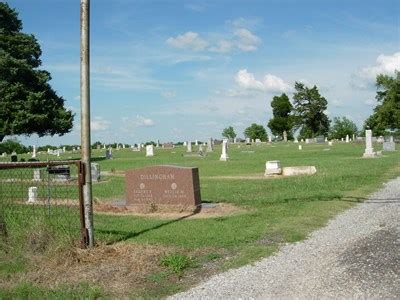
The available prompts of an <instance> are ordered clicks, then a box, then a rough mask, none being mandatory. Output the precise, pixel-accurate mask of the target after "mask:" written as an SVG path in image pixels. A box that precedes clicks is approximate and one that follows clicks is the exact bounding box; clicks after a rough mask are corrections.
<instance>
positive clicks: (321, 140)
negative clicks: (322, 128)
mask: <svg viewBox="0 0 400 300" xmlns="http://www.w3.org/2000/svg"><path fill="white" fill-rule="evenodd" d="M315 142H316V143H318V144H323V143H325V137H324V136H323V135H319V136H317V137H315Z"/></svg>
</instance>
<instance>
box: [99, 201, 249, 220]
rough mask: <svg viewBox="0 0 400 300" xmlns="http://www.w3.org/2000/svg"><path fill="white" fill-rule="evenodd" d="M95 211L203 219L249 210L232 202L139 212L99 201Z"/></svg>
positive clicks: (167, 217) (111, 213)
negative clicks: (193, 208)
mask: <svg viewBox="0 0 400 300" xmlns="http://www.w3.org/2000/svg"><path fill="white" fill-rule="evenodd" d="M94 211H95V213H102V214H110V215H121V214H122V215H132V216H138V217H151V218H157V219H177V218H186V219H202V218H215V217H221V216H229V215H235V214H241V213H246V212H248V210H247V209H245V208H242V207H238V206H235V205H233V204H230V203H203V205H202V208H201V209H200V211H199V212H196V213H191V212H151V213H139V212H137V211H135V210H134V209H133V208H130V207H127V206H116V205H113V204H112V203H97V204H95V205H94Z"/></svg>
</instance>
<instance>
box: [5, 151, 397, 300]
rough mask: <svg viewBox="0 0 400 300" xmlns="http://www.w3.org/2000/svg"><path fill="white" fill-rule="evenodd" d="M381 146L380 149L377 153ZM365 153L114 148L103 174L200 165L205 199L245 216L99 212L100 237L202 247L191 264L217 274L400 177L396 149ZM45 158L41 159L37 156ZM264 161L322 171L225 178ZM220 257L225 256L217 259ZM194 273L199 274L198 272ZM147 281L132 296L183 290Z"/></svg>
mask: <svg viewBox="0 0 400 300" xmlns="http://www.w3.org/2000/svg"><path fill="white" fill-rule="evenodd" d="M380 147H381V146H380V145H375V149H376V150H380ZM194 148H196V147H194ZM325 149H330V150H325ZM363 150H364V145H363V144H345V143H336V144H334V145H333V147H328V146H327V145H317V144H309V145H303V150H302V151H299V150H298V149H297V145H296V144H292V143H286V144H284V143H282V144H274V145H272V146H271V145H259V146H256V145H253V146H244V145H242V146H241V147H240V148H238V147H237V145H231V146H230V149H229V156H230V158H231V160H230V161H228V162H220V161H219V155H220V148H217V149H216V151H215V152H214V153H211V154H209V155H208V156H207V157H205V158H197V157H183V156H182V154H184V153H185V149H184V148H183V147H178V148H176V149H173V150H163V149H156V151H155V155H156V156H155V157H153V158H146V157H145V153H144V152H132V151H129V150H128V149H125V150H120V151H114V152H113V155H114V159H112V160H101V159H98V160H97V162H99V163H100V166H101V170H102V171H108V172H110V171H111V170H112V169H115V170H116V171H117V173H118V171H123V170H129V169H134V168H139V167H144V166H151V165H159V164H164V165H166V164H168V165H180V166H195V167H198V168H199V173H200V182H201V195H202V200H203V201H206V202H213V203H221V202H226V203H232V204H234V205H237V206H239V207H242V208H243V209H244V212H243V213H240V214H235V215H231V216H221V217H214V218H209V219H180V220H163V219H156V218H150V217H134V216H126V215H125V216H110V215H104V214H96V215H95V216H94V222H95V238H96V240H97V241H101V242H106V243H115V242H124V243H136V244H145V245H160V246H166V247H173V248H174V249H178V251H179V249H181V250H182V252H181V253H186V254H187V253H194V255H196V254H195V253H196V251H198V250H199V249H200V250H201V249H203V252H202V253H201V254H198V255H199V257H194V258H193V259H194V261H197V262H199V261H201V263H200V265H201V264H203V263H206V262H207V261H211V260H214V259H215V260H216V261H218V265H219V267H220V270H222V269H226V268H232V267H238V266H241V265H243V264H247V263H250V262H254V261H255V260H258V259H260V258H262V257H265V256H268V255H270V254H271V253H273V252H274V251H276V250H277V249H278V248H279V245H280V244H282V243H286V242H296V241H299V240H302V239H304V238H306V237H307V235H308V234H309V233H310V232H312V231H313V230H315V229H317V228H320V227H321V226H324V225H325V224H326V223H327V221H328V220H329V219H331V218H332V217H333V216H335V215H336V214H338V213H339V212H341V211H343V210H345V209H348V208H350V207H352V206H353V205H354V204H355V203H358V202H360V201H363V200H364V199H365V197H366V196H367V195H368V194H369V193H371V192H372V191H374V190H376V189H377V188H379V187H380V186H381V185H382V183H383V182H385V181H387V180H388V179H390V178H393V177H395V176H398V175H399V173H400V165H399V162H400V153H399V152H398V151H397V152H387V153H385V155H384V156H383V157H380V158H376V159H362V158H361V156H362V153H363ZM246 151H254V153H248V152H246ZM101 155H104V153H103V151H98V150H95V151H94V152H93V156H94V157H100V156H101ZM69 156H71V158H77V157H76V155H75V156H73V155H69V154H68V155H65V157H64V158H69ZM46 157H47V155H43V156H40V155H39V158H40V159H46ZM52 158H54V157H52ZM62 158H63V157H61V159H62ZM267 160H280V161H281V164H282V166H300V165H314V166H316V168H317V174H315V175H313V176H300V177H292V178H276V179H275V178H274V179H264V180H257V179H223V178H221V177H222V176H246V175H255V174H262V173H263V172H264V168H265V162H266V161H267ZM124 189H125V180H124V178H123V177H120V176H113V175H112V174H110V175H108V176H106V177H103V178H102V182H100V183H98V184H94V185H93V194H94V197H95V198H96V199H98V200H100V201H111V200H113V199H123V197H124ZM186 254H185V255H186ZM220 255H222V256H226V257H225V258H226V259H218V258H219V256H220ZM200 256H201V258H200ZM214 256H216V257H214ZM20 265H21V263H20V262H18V261H15V262H14V265H12V264H11V263H10V265H9V266H7V264H4V263H3V264H0V276H6V274H7V273H10V274H11V273H13V272H14V273H15V272H17V273H18V272H22V271H21V268H20ZM168 265H169V266H170V267H171V268H175V269H180V270H181V271H179V272H180V274H181V275H183V277H182V278H183V280H184V278H185V277H184V274H185V272H186V271H185V270H186V269H187V266H186V265H185V264H182V261H180V258H178V257H176V258H173V259H172V258H171V259H170V260H169V263H168ZM182 265H185V267H181V266H182ZM13 266H14V267H13ZM189 269H190V268H189ZM195 269H199V272H201V268H195ZM190 272H196V270H192V271H190ZM167 277H168V276H167ZM148 278H149V281H151V282H153V283H154V284H155V283H157V284H156V286H152V288H151V291H150V290H146V288H145V287H144V288H143V290H141V291H132V295H135V296H138V295H141V296H144V297H159V296H163V295H166V294H170V293H172V292H175V291H178V290H180V289H182V284H181V282H178V283H177V282H175V283H174V282H171V280H168V278H167V279H166V275H165V273H157V274H153V275H152V274H149V276H148ZM150 286H151V285H150ZM149 289H150V288H149ZM10 292H12V291H10ZM0 298H1V297H0Z"/></svg>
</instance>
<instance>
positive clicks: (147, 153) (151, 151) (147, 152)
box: [146, 145, 154, 156]
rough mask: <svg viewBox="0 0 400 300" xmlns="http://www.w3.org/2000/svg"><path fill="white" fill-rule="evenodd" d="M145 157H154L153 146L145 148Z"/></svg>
mask: <svg viewBox="0 0 400 300" xmlns="http://www.w3.org/2000/svg"><path fill="white" fill-rule="evenodd" d="M146 156H154V147H153V145H147V146H146Z"/></svg>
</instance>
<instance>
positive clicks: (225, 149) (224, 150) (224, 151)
mask: <svg viewBox="0 0 400 300" xmlns="http://www.w3.org/2000/svg"><path fill="white" fill-rule="evenodd" d="M228 159H229V156H228V142H227V141H226V140H224V141H223V142H222V153H221V157H220V158H219V160H220V161H227V160H228Z"/></svg>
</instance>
